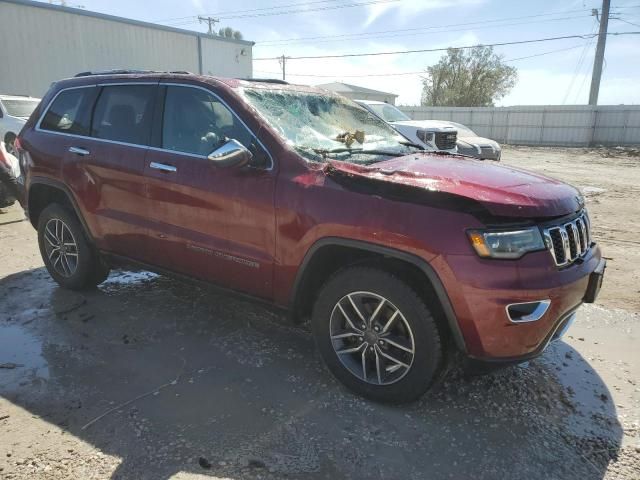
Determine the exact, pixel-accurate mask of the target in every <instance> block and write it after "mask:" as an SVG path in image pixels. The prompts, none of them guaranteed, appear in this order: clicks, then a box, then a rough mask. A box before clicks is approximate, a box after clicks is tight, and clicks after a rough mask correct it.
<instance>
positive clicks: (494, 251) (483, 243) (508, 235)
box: [467, 227, 546, 258]
mask: <svg viewBox="0 0 640 480" xmlns="http://www.w3.org/2000/svg"><path fill="white" fill-rule="evenodd" d="M467 233H468V235H469V240H471V245H473V248H475V250H476V252H477V254H478V255H480V256H481V257H492V258H520V257H522V256H523V255H524V254H525V253H527V252H533V251H535V250H544V249H545V248H546V247H545V245H544V241H543V240H542V235H541V234H540V230H538V229H537V228H535V227H533V228H522V229H518V230H511V231H488V230H470V231H469V232H467Z"/></svg>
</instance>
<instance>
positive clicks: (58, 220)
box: [38, 204, 109, 290]
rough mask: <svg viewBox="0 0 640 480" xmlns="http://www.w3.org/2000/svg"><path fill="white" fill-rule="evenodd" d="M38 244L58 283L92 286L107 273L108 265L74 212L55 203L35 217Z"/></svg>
mask: <svg viewBox="0 0 640 480" xmlns="http://www.w3.org/2000/svg"><path fill="white" fill-rule="evenodd" d="M38 244H39V246H40V254H41V255H42V260H43V261H44V264H45V267H47V270H48V271H49V274H50V275H51V277H52V278H53V279H54V280H55V281H56V282H57V283H58V284H60V285H61V286H62V287H65V288H68V289H71V290H81V289H85V288H89V287H94V286H96V285H98V284H99V283H101V282H103V281H104V280H105V279H106V278H107V276H108V275H109V267H108V266H107V265H106V264H105V263H104V262H103V261H102V259H101V258H100V256H99V255H98V253H97V252H96V251H95V250H94V249H93V248H92V247H91V246H90V244H89V242H88V241H87V239H86V237H85V234H84V231H83V229H82V226H81V225H80V222H79V221H78V219H77V218H76V216H75V215H74V214H73V213H71V212H70V211H69V210H67V209H66V208H64V207H63V206H61V205H58V204H52V205H49V206H48V207H47V208H45V209H44V210H43V211H42V213H41V214H40V217H39V218H38Z"/></svg>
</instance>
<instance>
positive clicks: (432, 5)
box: [363, 0, 486, 28]
mask: <svg viewBox="0 0 640 480" xmlns="http://www.w3.org/2000/svg"><path fill="white" fill-rule="evenodd" d="M485 1H486V0H402V1H396V2H394V1H391V2H389V3H376V4H373V5H370V6H369V7H367V8H368V10H369V15H368V16H367V20H366V21H365V22H364V25H363V27H364V28H366V27H368V26H369V25H371V24H372V23H373V22H375V21H376V20H377V19H378V18H380V17H381V16H382V15H384V14H395V15H396V16H397V17H398V19H399V20H400V21H401V22H405V21H406V20H409V19H412V18H415V16H416V15H417V14H419V13H421V12H424V11H427V10H435V9H440V8H450V9H452V10H454V11H455V10H457V9H459V8H464V7H465V6H469V5H479V4H482V3H485Z"/></svg>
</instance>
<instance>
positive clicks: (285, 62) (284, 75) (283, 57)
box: [279, 54, 287, 81]
mask: <svg viewBox="0 0 640 480" xmlns="http://www.w3.org/2000/svg"><path fill="white" fill-rule="evenodd" d="M279 61H280V65H282V80H283V81H284V80H285V77H286V65H287V57H285V56H284V54H283V55H282V56H281V57H280V58H279Z"/></svg>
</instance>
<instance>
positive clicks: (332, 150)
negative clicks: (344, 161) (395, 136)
mask: <svg viewBox="0 0 640 480" xmlns="http://www.w3.org/2000/svg"><path fill="white" fill-rule="evenodd" d="M312 150H313V151H314V152H316V153H317V154H319V155H327V154H331V153H352V154H356V155H390V156H392V157H401V156H403V155H405V154H404V153H400V152H390V151H389V150H363V149H362V148H329V149H325V148H313V149H312Z"/></svg>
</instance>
